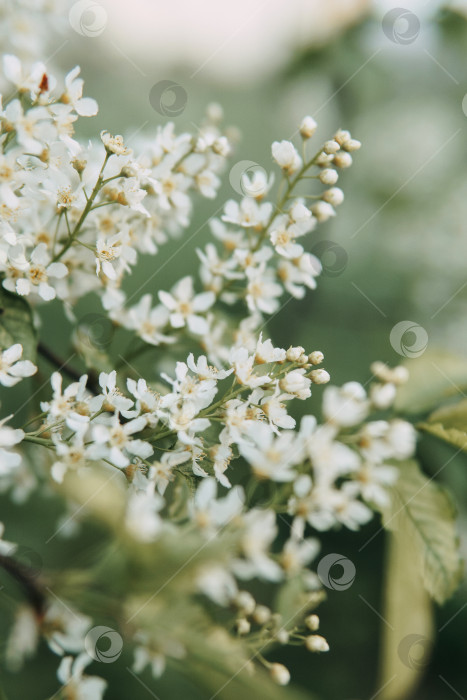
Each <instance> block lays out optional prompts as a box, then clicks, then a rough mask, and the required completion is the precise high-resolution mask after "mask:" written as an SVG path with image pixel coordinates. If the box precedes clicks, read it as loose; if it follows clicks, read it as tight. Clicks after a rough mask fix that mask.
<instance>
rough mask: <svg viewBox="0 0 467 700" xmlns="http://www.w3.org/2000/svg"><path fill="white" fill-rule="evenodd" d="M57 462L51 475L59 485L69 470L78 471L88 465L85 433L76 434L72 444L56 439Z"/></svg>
mask: <svg viewBox="0 0 467 700" xmlns="http://www.w3.org/2000/svg"><path fill="white" fill-rule="evenodd" d="M54 442H55V451H56V453H57V457H58V458H59V459H58V460H56V461H55V462H54V463H53V465H52V468H51V470H50V473H51V475H52V478H53V479H54V481H56V482H57V483H59V484H61V483H62V482H63V479H64V476H65V474H66V473H67V471H68V470H69V469H77V468H78V467H83V466H85V465H86V456H87V454H86V447H85V445H84V439H83V431H81V432H78V433H76V434H75V435H74V436H73V440H72V441H71V442H62V441H60V440H58V439H54Z"/></svg>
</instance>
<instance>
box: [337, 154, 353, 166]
mask: <svg viewBox="0 0 467 700" xmlns="http://www.w3.org/2000/svg"><path fill="white" fill-rule="evenodd" d="M333 163H334V165H335V166H336V168H350V166H351V165H352V156H351V155H350V153H346V152H345V151H340V152H339V153H336V155H335V156H334V159H333Z"/></svg>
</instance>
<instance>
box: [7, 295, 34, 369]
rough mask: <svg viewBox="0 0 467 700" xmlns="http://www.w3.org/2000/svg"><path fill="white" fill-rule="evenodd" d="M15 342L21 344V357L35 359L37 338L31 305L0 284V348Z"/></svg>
mask: <svg viewBox="0 0 467 700" xmlns="http://www.w3.org/2000/svg"><path fill="white" fill-rule="evenodd" d="M15 343H21V345H22V346H23V356H22V358H21V359H23V360H31V361H32V362H33V361H34V360H35V358H36V345H37V340H36V333H35V330H34V326H33V320H32V311H31V307H30V306H29V304H28V302H27V301H26V300H25V299H23V298H22V297H19V296H18V295H17V294H12V293H11V292H7V290H6V289H4V288H3V287H2V286H0V348H1V349H2V350H4V349H5V348H9V347H10V346H11V345H15Z"/></svg>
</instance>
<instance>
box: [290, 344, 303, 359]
mask: <svg viewBox="0 0 467 700" xmlns="http://www.w3.org/2000/svg"><path fill="white" fill-rule="evenodd" d="M304 352H305V348H302V347H301V345H297V347H295V348H294V347H292V346H290V348H289V349H288V350H287V353H286V358H287V359H288V361H289V362H298V360H299V358H300V357H301V356H302V355H303V353H304Z"/></svg>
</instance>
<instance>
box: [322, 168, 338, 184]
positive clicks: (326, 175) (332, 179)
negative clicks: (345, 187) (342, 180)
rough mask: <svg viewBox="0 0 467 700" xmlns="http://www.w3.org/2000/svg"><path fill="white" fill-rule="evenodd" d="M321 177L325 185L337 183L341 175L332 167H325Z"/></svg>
mask: <svg viewBox="0 0 467 700" xmlns="http://www.w3.org/2000/svg"><path fill="white" fill-rule="evenodd" d="M319 179H320V180H321V182H322V183H323V185H335V184H336V182H337V181H338V179H339V175H338V174H337V172H336V171H335V170H333V169H332V168H325V169H324V170H322V171H321V172H320V174H319Z"/></svg>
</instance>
